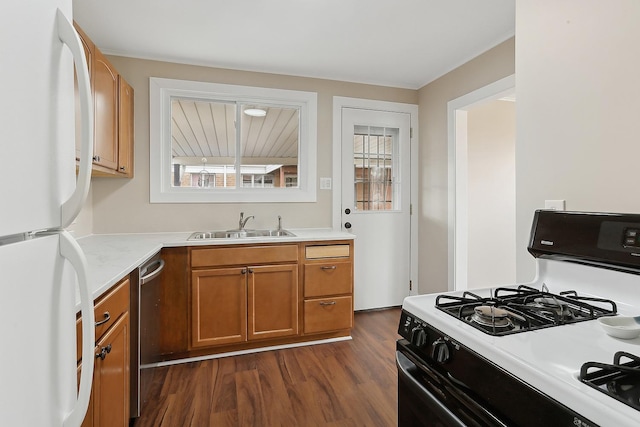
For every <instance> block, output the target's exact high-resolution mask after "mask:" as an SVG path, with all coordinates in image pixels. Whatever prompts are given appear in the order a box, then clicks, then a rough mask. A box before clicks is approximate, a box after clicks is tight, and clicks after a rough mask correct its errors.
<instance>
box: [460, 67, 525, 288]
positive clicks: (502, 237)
mask: <svg viewBox="0 0 640 427" xmlns="http://www.w3.org/2000/svg"><path fill="white" fill-rule="evenodd" d="M448 127H449V131H448V134H449V135H448V143H449V257H448V258H449V266H448V267H449V268H448V270H449V275H448V276H449V277H448V279H449V283H448V284H449V290H466V289H473V288H481V287H488V286H493V285H496V284H506V283H514V281H515V76H513V75H511V76H508V77H506V78H504V79H501V80H498V81H496V82H494V83H492V84H490V85H487V86H485V87H482V88H480V89H478V90H476V91H473V92H471V93H468V94H466V95H464V96H462V97H459V98H457V99H454V100H452V101H450V102H449V103H448Z"/></svg>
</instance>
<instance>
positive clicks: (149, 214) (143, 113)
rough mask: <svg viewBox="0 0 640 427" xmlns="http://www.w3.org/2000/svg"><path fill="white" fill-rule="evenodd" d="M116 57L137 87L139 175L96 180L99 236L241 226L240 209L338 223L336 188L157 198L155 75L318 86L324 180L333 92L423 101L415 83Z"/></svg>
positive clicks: (304, 222) (259, 220) (306, 222)
mask: <svg viewBox="0 0 640 427" xmlns="http://www.w3.org/2000/svg"><path fill="white" fill-rule="evenodd" d="M109 59H110V60H111V62H112V63H113V64H114V66H115V67H116V68H117V69H118V71H119V72H120V73H121V74H122V75H123V76H124V77H125V79H126V80H127V81H128V82H129V83H130V84H131V85H132V86H133V88H134V90H135V177H134V178H133V179H131V180H128V179H109V178H94V179H93V181H92V186H93V205H92V206H93V232H94V233H96V234H99V233H119V232H155V231H195V230H212V229H228V228H232V227H234V226H236V225H237V219H238V216H239V213H240V211H245V212H246V213H247V215H255V216H256V218H255V222H253V226H255V227H272V226H275V224H276V217H277V216H278V215H282V217H283V226H285V227H289V228H296V227H330V226H331V218H332V216H331V215H332V206H331V191H327V190H319V189H318V198H317V202H316V203H253V204H251V203H246V204H238V203H235V204H213V203H205V204H150V203H149V77H164V78H174V79H182V80H198V81H205V82H216V83H226V84H238V85H248V86H260V87H268V88H279V89H291V90H303V91H313V92H317V93H318V153H317V162H318V178H320V177H331V176H332V168H331V165H332V150H331V147H332V102H333V96H346V97H354V98H367V99H376V100H383V101H392V102H403V103H409V104H417V102H418V96H417V92H416V91H415V90H409V89H398V88H389V87H381V86H371V85H363V84H355V83H348V82H339V81H331V80H320V79H310V78H302V77H290V76H283V75H274V74H264V73H254V72H244V71H234V70H224V69H216V68H208V67H200V66H190V65H184V64H173V63H165V62H157V61H148V60H141V59H133V58H124V57H113V56H112V57H109ZM316 185H317V183H316ZM185 218H188V220H186V221H185Z"/></svg>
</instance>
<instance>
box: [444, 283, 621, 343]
mask: <svg viewBox="0 0 640 427" xmlns="http://www.w3.org/2000/svg"><path fill="white" fill-rule="evenodd" d="M436 308H438V309H440V310H442V311H444V312H445V313H448V314H450V315H451V316H453V317H455V318H457V319H459V320H461V321H463V322H465V323H467V324H469V325H471V326H473V327H475V328H477V329H479V330H481V331H483V332H485V333H487V334H490V335H509V334H514V333H520V332H526V331H531V330H536V329H541V328H548V327H552V326H560V325H564V324H569V323H576V322H581V321H585V320H593V319H597V318H598V317H602V316H611V315H615V314H616V312H617V307H616V304H615V303H614V302H613V301H611V300H606V299H600V298H592V297H586V296H580V295H578V294H577V293H576V292H575V291H566V292H561V293H560V294H552V293H550V292H548V291H547V290H546V287H545V286H544V285H543V290H538V289H535V288H532V287H529V286H525V285H521V286H519V287H517V288H497V289H496V290H495V291H494V293H493V295H492V296H491V297H488V298H483V297H480V296H478V295H476V294H474V293H473V292H469V291H465V292H464V293H463V294H462V296H455V295H447V294H444V295H439V296H438V297H436ZM478 311H480V312H484V313H493V312H495V313H497V312H500V316H499V317H498V316H494V315H491V314H490V315H489V316H488V317H487V316H478V313H477V312H478Z"/></svg>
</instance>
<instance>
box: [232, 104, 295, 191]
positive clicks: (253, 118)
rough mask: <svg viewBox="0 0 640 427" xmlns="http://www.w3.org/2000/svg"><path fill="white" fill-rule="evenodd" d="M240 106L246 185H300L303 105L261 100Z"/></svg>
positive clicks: (243, 171)
mask: <svg viewBox="0 0 640 427" xmlns="http://www.w3.org/2000/svg"><path fill="white" fill-rule="evenodd" d="M239 107H240V109H241V111H242V114H241V115H240V152H241V165H242V166H241V170H242V186H243V187H254V188H255V187H260V188H270V187H293V188H297V187H298V179H297V177H298V153H299V141H300V135H299V134H300V130H299V129H300V111H299V108H297V107H283V106H268V105H260V104H240V106H239ZM250 175H251V176H252V177H251V176H250Z"/></svg>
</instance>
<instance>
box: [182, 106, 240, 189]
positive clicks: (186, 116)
mask: <svg viewBox="0 0 640 427" xmlns="http://www.w3.org/2000/svg"><path fill="white" fill-rule="evenodd" d="M235 120H236V105H235V104H234V103H229V102H222V101H203V100H197V99H189V98H173V99H172V100H171V156H172V161H171V163H172V164H171V167H172V170H171V173H172V180H171V183H172V186H173V187H196V188H235V181H236V180H235V173H236V170H235V163H236V161H235V157H236V155H235V153H236V151H235V147H236V129H235Z"/></svg>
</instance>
